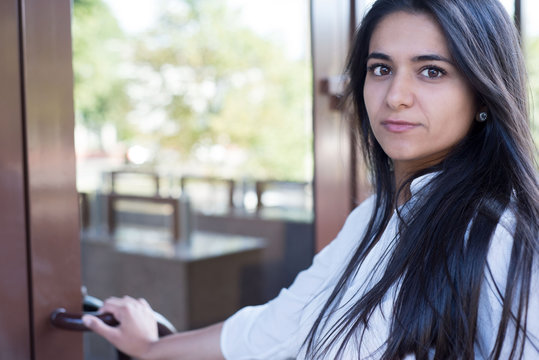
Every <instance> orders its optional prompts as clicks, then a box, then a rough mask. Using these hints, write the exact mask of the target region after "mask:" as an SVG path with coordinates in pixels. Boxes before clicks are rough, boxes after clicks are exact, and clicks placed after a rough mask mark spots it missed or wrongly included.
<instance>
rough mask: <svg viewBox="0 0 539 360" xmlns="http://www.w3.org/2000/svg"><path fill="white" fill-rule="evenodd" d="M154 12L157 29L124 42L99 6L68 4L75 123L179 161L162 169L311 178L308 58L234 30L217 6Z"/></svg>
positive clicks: (81, 1) (186, 1)
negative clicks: (189, 166) (114, 130)
mask: <svg viewBox="0 0 539 360" xmlns="http://www.w3.org/2000/svg"><path fill="white" fill-rule="evenodd" d="M156 4H157V5H156V6H158V7H159V9H160V12H159V18H158V21H156V22H155V24H154V26H152V27H150V28H148V29H147V30H146V31H144V32H142V33H138V34H137V35H136V37H132V38H129V36H128V35H125V34H122V33H121V31H120V29H119V27H118V25H117V23H116V21H115V20H114V18H113V17H112V16H111V14H110V12H109V11H108V9H107V8H106V6H104V5H103V3H102V2H101V1H100V0H76V1H75V13H74V17H75V21H74V23H75V24H74V38H75V41H74V56H75V59H76V61H75V82H76V85H75V86H76V98H77V104H76V107H77V111H78V113H79V114H80V119H81V122H82V123H83V124H85V125H86V126H88V127H90V128H95V129H98V128H99V127H101V126H102V125H103V124H104V123H106V122H109V123H114V124H115V125H116V126H117V127H120V128H121V129H123V131H122V134H124V138H125V139H126V141H128V142H129V143H131V144H134V143H144V144H153V146H154V147H155V148H156V149H157V159H160V162H164V161H165V160H164V159H166V157H165V156H164V155H163V154H165V153H167V154H170V153H171V152H172V153H176V154H179V156H176V157H175V158H176V159H177V158H179V159H180V160H181V162H182V164H165V165H167V166H175V167H181V166H183V165H185V163H188V162H190V163H193V162H194V161H197V164H198V165H197V166H198V169H199V170H200V172H204V173H206V174H208V173H211V175H222V176H234V177H245V176H250V177H257V178H278V179H286V180H308V179H311V178H312V174H311V172H312V160H311V154H312V145H311V143H312V130H311V129H310V127H309V125H310V124H311V120H310V119H311V106H310V99H311V95H312V94H311V90H310V89H311V84H310V82H311V72H310V63H309V61H308V59H299V60H298V59H292V58H291V57H290V56H288V55H287V54H286V52H285V50H284V46H283V45H279V44H278V43H277V42H275V41H273V40H272V39H269V38H267V37H264V36H261V35H260V34H258V33H256V32H255V31H254V30H252V29H250V28H248V27H246V26H244V25H241V22H240V14H239V12H238V11H236V10H234V9H233V8H231V7H230V6H229V5H228V4H227V1H226V0H156ZM134 6H135V4H134ZM276 21H277V19H276ZM104 39H105V40H104ZM307 40H308V39H306V41H307ZM126 56H129V57H130V59H129V63H130V65H128V66H127V69H128V71H127V73H128V75H127V76H124V77H120V76H119V75H118V71H117V68H118V63H121V62H123V61H124V59H123V58H122V57H126ZM208 153H210V155H211V154H213V155H215V153H218V154H217V155H219V154H221V155H220V156H202V155H201V154H208ZM232 157H235V160H233V159H231V158H232Z"/></svg>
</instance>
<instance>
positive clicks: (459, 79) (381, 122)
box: [363, 12, 477, 174]
mask: <svg viewBox="0 0 539 360" xmlns="http://www.w3.org/2000/svg"><path fill="white" fill-rule="evenodd" d="M367 69H368V70H367V75H366V79H365V87H364V89H363V92H364V98H365V105H366V108H367V113H368V115H369V121H370V125H371V128H372V130H373V132H374V135H375V137H376V139H377V140H378V142H379V143H380V145H381V146H382V148H383V149H384V151H385V152H386V154H387V155H388V156H389V157H390V158H391V159H393V163H394V166H395V170H396V171H397V170H398V171H401V172H402V171H404V172H405V173H408V174H409V173H411V172H413V171H417V170H420V169H422V168H425V167H427V166H430V165H433V164H435V163H436V162H439V161H440V160H441V159H443V158H444V156H445V155H446V154H447V153H448V152H449V151H450V149H451V148H452V147H453V146H454V145H455V144H456V143H457V142H459V141H460V140H461V139H462V138H463V137H464V136H465V135H466V134H467V133H468V131H469V129H470V126H471V124H472V122H473V120H474V117H475V113H476V111H477V107H476V104H475V101H474V98H475V97H474V93H473V92H472V90H471V88H470V87H469V85H468V83H467V82H466V79H465V78H464V77H463V76H462V74H460V72H459V71H457V68H456V67H455V65H454V64H453V60H452V57H451V54H450V53H449V50H448V48H447V43H446V39H445V37H444V35H443V33H442V31H441V29H440V27H439V26H438V24H437V23H436V22H435V21H434V20H433V19H432V18H431V17H429V16H428V15H424V14H411V13H407V12H396V13H393V14H390V15H388V16H386V17H385V18H383V19H382V20H381V21H380V23H378V25H377V26H376V28H375V30H374V32H373V34H372V37H371V41H370V46H369V57H368V62H367Z"/></svg>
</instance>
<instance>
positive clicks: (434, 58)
mask: <svg viewBox="0 0 539 360" xmlns="http://www.w3.org/2000/svg"><path fill="white" fill-rule="evenodd" d="M412 61H413V62H421V61H443V62H446V63H449V64H451V65H453V61H451V60H450V59H448V58H446V57H443V56H440V55H435V54H432V55H419V56H416V57H414V58H412Z"/></svg>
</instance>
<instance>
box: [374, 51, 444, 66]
mask: <svg viewBox="0 0 539 360" xmlns="http://www.w3.org/2000/svg"><path fill="white" fill-rule="evenodd" d="M369 59H380V60H387V61H391V56H389V55H386V54H384V53H379V52H373V53H370V54H369V56H367V60H369ZM412 61H413V62H422V61H443V62H446V63H448V64H450V65H453V61H451V60H450V59H448V58H446V57H444V56H441V55H436V54H428V55H418V56H414V57H413V58H412Z"/></svg>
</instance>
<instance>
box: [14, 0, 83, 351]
mask: <svg viewBox="0 0 539 360" xmlns="http://www.w3.org/2000/svg"><path fill="white" fill-rule="evenodd" d="M22 2H23V8H24V13H23V21H24V27H23V34H24V36H23V45H24V64H25V72H24V73H25V78H24V93H25V104H26V107H25V111H26V137H27V163H28V209H29V231H30V250H31V262H32V268H31V269H32V277H31V278H32V284H31V291H32V298H33V315H34V316H33V330H34V351H35V360H41V359H42V360H50V359H56V360H64V359H65V360H67V359H70V360H76V359H82V336H81V334H80V333H75V332H67V331H63V330H57V329H54V328H52V327H51V325H50V324H49V321H48V317H49V314H50V312H51V311H52V310H53V309H54V308H56V307H65V308H66V309H68V310H69V311H79V310H80V307H81V293H80V286H81V283H80V282H81V280H80V279H81V275H80V242H79V224H78V222H79V218H78V200H77V192H76V184H75V153H74V144H73V142H74V140H73V127H74V121H73V117H74V116H73V74H72V66H71V30H70V20H71V19H70V16H71V15H70V1H69V0H47V1H38V0H22Z"/></svg>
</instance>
